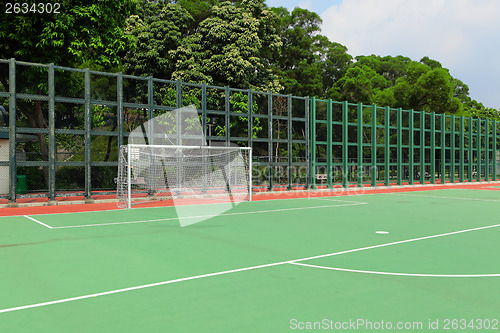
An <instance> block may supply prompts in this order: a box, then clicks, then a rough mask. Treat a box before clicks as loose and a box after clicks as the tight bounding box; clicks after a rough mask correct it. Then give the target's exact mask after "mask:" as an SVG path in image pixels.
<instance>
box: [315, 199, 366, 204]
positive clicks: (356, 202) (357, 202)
mask: <svg viewBox="0 0 500 333" xmlns="http://www.w3.org/2000/svg"><path fill="white" fill-rule="evenodd" d="M329 198H330V197H318V198H309V199H310V200H324V201H338V202H346V203H347V202H352V203H355V204H359V203H361V204H366V202H361V201H349V200H339V199H329Z"/></svg>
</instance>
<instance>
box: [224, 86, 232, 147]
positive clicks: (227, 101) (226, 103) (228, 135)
mask: <svg viewBox="0 0 500 333" xmlns="http://www.w3.org/2000/svg"><path fill="white" fill-rule="evenodd" d="M230 95H231V91H230V90H229V86H225V87H224V111H225V112H224V113H225V114H224V126H225V127H226V130H225V131H224V133H225V134H226V135H225V136H226V138H225V139H226V140H225V141H226V146H230V139H229V138H231V119H230V117H231V115H230V113H231V103H230V98H231V96H230Z"/></svg>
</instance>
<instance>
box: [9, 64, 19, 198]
mask: <svg viewBox="0 0 500 333" xmlns="http://www.w3.org/2000/svg"><path fill="white" fill-rule="evenodd" d="M16 103H17V101H16V59H14V58H11V59H10V60H9V189H10V193H9V200H10V201H11V202H16V187H17V185H16V174H17V161H16V131H17V124H16V118H17V117H16V109H17V107H16Z"/></svg>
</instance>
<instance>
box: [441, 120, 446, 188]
mask: <svg viewBox="0 0 500 333" xmlns="http://www.w3.org/2000/svg"><path fill="white" fill-rule="evenodd" d="M444 183H446V115H445V114H444V113H442V114H441V184H444Z"/></svg>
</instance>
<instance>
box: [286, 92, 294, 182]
mask: <svg viewBox="0 0 500 333" xmlns="http://www.w3.org/2000/svg"><path fill="white" fill-rule="evenodd" d="M287 99H288V126H287V132H288V133H287V136H288V170H287V171H288V172H287V176H288V190H291V189H292V187H293V186H292V177H293V173H292V158H293V156H292V149H293V146H292V95H291V94H290V95H288V98H287Z"/></svg>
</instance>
